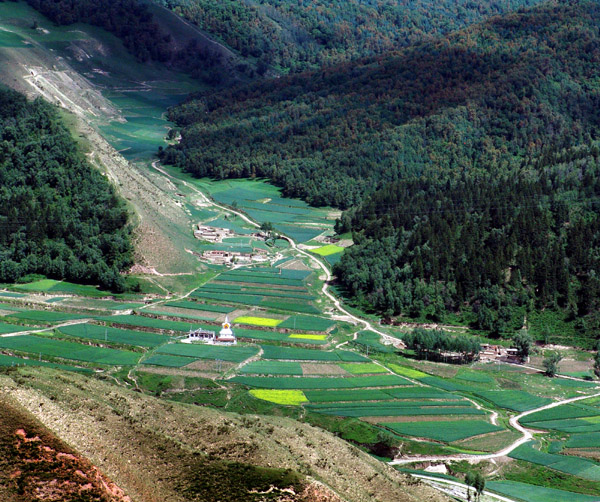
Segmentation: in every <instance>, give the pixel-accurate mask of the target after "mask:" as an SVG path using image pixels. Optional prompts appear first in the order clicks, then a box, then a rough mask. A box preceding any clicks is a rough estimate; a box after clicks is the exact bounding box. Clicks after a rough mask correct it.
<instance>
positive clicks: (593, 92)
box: [164, 1, 600, 208]
mask: <svg viewBox="0 0 600 502" xmlns="http://www.w3.org/2000/svg"><path fill="white" fill-rule="evenodd" d="M599 17H600V13H599V7H598V4H597V3H596V2H586V1H583V2H575V3H571V4H569V5H560V6H558V5H554V4H548V5H547V6H546V7H543V8H538V9H534V10H532V11H528V12H525V13H520V14H513V15H508V16H505V17H501V18H496V19H494V20H493V21H490V22H488V23H486V24H484V25H481V26H477V27H473V28H471V29H468V30H466V31H464V32H461V33H458V34H456V35H452V36H450V37H449V38H445V39H442V40H440V41H438V42H435V43H429V44H423V45H418V46H416V47H412V48H410V49H407V50H405V51H403V52H401V53H399V54H397V55H392V56H387V57H385V58H377V59H369V60H365V61H363V62H360V63H352V64H346V65H342V66H337V67H333V68H329V69H327V70H323V71H318V72H313V73H307V74H303V75H299V76H296V77H290V78H282V79H278V80H277V81H276V82H272V81H269V82H263V83H259V84H255V85H252V86H249V87H243V88H239V89H236V90H232V91H225V92H222V93H219V94H216V95H214V94H206V95H200V96H197V98H196V99H193V100H190V101H189V102H188V103H186V104H183V105H181V106H180V107H177V108H175V109H174V110H172V112H171V117H172V118H173V119H174V120H176V121H177V122H178V123H180V124H181V125H182V126H183V127H184V128H183V131H182V135H183V139H182V142H181V144H180V145H179V146H176V147H173V148H171V149H170V150H169V151H168V152H167V153H166V155H165V156H164V160H165V161H167V162H172V163H176V164H177V165H180V166H181V167H184V168H185V169H186V170H188V171H190V172H193V173H196V174H198V175H200V176H206V175H209V176H226V177H227V176H232V177H237V176H253V175H259V176H267V177H269V178H271V179H272V180H273V181H275V183H276V184H278V185H280V186H282V187H283V188H284V190H285V192H286V193H287V194H288V195H294V196H300V197H302V198H304V199H306V200H307V201H309V202H310V203H312V204H316V205H323V204H330V205H335V206H339V207H342V208H346V207H351V206H353V205H355V204H356V203H358V202H359V201H360V200H362V198H363V197H364V195H365V193H368V192H370V191H373V190H374V189H376V188H378V187H381V186H383V184H385V183H386V182H390V181H394V180H398V179H402V178H406V177H407V176H426V177H432V178H439V177H448V176H457V175H458V174H460V173H473V172H475V171H488V172H492V171H493V172H504V173H506V172H511V171H513V170H514V169H517V168H518V167H519V166H520V165H521V164H522V162H523V161H524V160H526V159H528V158H530V157H532V156H536V155H539V154H540V153H541V152H542V151H543V149H544V147H546V146H548V145H550V144H552V145H553V147H556V148H562V147H564V146H568V145H572V144H577V143H579V142H581V141H583V140H584V139H585V138H587V137H588V136H589V134H596V132H597V130H598V117H597V114H596V113H595V111H594V110H595V109H596V106H597V103H598V100H599V96H598V89H597V85H596V83H595V82H596V78H597V60H598V58H599V57H600V56H599V51H598V42H599V38H600V37H599V35H598V20H599ZM232 146H233V147H234V148H232ZM340 179H343V181H340Z"/></svg>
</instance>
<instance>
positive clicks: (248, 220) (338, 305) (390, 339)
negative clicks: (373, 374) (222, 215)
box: [152, 160, 401, 345]
mask: <svg viewBox="0 0 600 502" xmlns="http://www.w3.org/2000/svg"><path fill="white" fill-rule="evenodd" d="M152 167H153V168H154V169H155V170H156V171H158V172H159V173H161V174H162V175H164V176H166V177H167V178H169V179H171V180H177V181H178V182H180V183H182V184H183V185H185V186H186V187H187V188H189V189H190V190H192V191H193V192H195V193H196V194H198V195H199V196H200V197H201V198H202V200H203V201H204V202H205V203H206V204H209V205H211V206H213V207H216V208H219V209H221V210H222V211H226V212H228V213H230V214H235V215H236V216H239V217H240V218H242V219H243V220H244V221H245V222H246V223H248V224H249V225H252V226H253V227H255V228H260V224H259V223H257V222H256V221H254V220H252V219H251V218H249V217H248V216H247V215H246V214H244V213H243V212H241V211H237V210H235V209H232V208H230V207H227V206H223V205H221V204H218V203H217V202H215V201H214V200H212V199H210V198H209V197H208V196H207V195H206V194H205V193H204V192H203V191H202V190H200V189H199V188H197V187H195V186H194V185H192V184H190V183H188V182H187V181H185V180H182V179H179V178H175V177H173V176H171V175H170V174H169V173H168V172H166V171H165V170H164V169H162V168H161V167H160V161H158V160H155V161H154V162H152ZM281 237H282V238H283V239H285V240H286V241H288V242H289V243H290V246H291V247H292V249H293V250H294V251H295V252H296V253H297V254H299V255H302V256H305V257H306V258H308V259H309V260H311V261H312V262H313V263H315V264H316V265H317V266H318V267H319V268H320V269H321V270H323V272H325V281H324V282H323V287H322V288H321V293H322V294H323V295H325V296H326V297H327V298H329V300H331V301H332V302H333V304H334V305H335V308H337V309H338V310H339V311H340V312H341V313H342V314H344V315H345V316H347V317H348V318H349V319H352V320H353V321H354V322H356V323H357V324H362V325H363V326H364V329H366V330H369V331H373V332H374V333H377V334H378V335H379V336H380V337H381V338H382V339H383V340H384V341H386V342H387V343H390V344H391V343H394V344H396V345H398V344H399V343H401V341H400V340H399V339H398V338H394V337H393V336H390V335H388V334H386V333H383V332H381V331H379V330H378V329H376V328H375V327H374V326H373V325H372V324H371V323H370V322H369V321H367V320H366V319H362V318H360V317H358V316H355V315H354V314H351V313H350V312H348V311H347V310H346V309H345V308H344V307H342V304H341V302H340V301H339V300H338V299H337V298H336V297H335V296H334V295H333V294H331V293H330V292H329V290H328V289H329V281H331V279H332V276H331V272H329V269H328V268H327V266H326V265H325V264H324V263H323V262H322V261H321V260H319V259H318V258H317V257H316V256H313V255H311V254H310V253H307V252H306V251H304V250H303V249H300V248H299V247H298V245H297V244H296V241H294V239H292V238H290V237H288V236H286V235H282V236H281Z"/></svg>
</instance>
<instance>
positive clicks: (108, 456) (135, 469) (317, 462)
mask: <svg viewBox="0 0 600 502" xmlns="http://www.w3.org/2000/svg"><path fill="white" fill-rule="evenodd" d="M0 388H1V391H0V395H1V397H2V400H3V402H10V403H13V405H14V406H17V407H21V408H22V409H24V410H26V411H27V412H28V413H29V414H32V415H34V416H35V417H36V418H37V419H38V420H39V421H40V422H41V423H43V425H44V426H45V427H47V428H48V429H49V430H50V431H51V432H52V433H54V434H56V435H57V436H58V437H59V438H61V439H62V440H64V441H65V442H66V443H67V444H69V445H70V447H72V448H74V449H75V450H76V451H78V452H80V453H81V454H82V455H84V456H86V457H87V458H88V459H89V460H90V461H92V462H93V463H94V465H96V466H97V467H99V468H100V469H101V470H102V472H104V473H106V474H107V475H108V476H110V478H111V479H112V480H114V482H115V483H116V484H117V485H118V486H119V487H120V488H122V489H123V490H124V491H125V493H126V494H127V495H129V496H130V497H131V499H132V500H133V501H145V502H152V501H157V502H158V501H161V502H163V501H167V500H168V501H184V500H185V501H187V502H189V501H193V500H196V501H201V500H206V501H212V500H216V499H217V498H219V500H223V501H225V500H235V501H246V500H247V501H259V500H286V501H290V500H299V501H300V500H304V501H309V500H310V501H315V500H316V501H319V500H322V501H331V502H335V501H337V500H348V501H366V500H373V501H378V500H380V501H385V500H389V501H392V500H393V501H402V502H403V501H406V502H409V501H418V500H428V501H431V502H437V501H440V502H441V501H444V500H447V499H446V498H445V497H444V496H442V495H440V494H438V493H437V492H435V491H434V490H432V489H430V488H428V487H425V486H422V485H420V484H419V483H418V482H415V481H414V480H409V478H407V477H406V476H405V475H402V474H400V473H398V472H397V471H395V470H394V469H392V468H390V467H388V466H387V465H385V464H383V463H381V462H379V461H378V460H376V459H373V458H371V457H370V456H368V455H366V454H365V453H363V452H361V451H359V450H357V449H356V448H355V447H353V446H351V445H349V444H347V443H346V442H344V441H343V440H341V439H338V438H336V437H334V436H332V435H330V434H328V433H326V432H323V431H321V430H319V429H316V428H313V427H311V426H308V425H306V424H302V423H299V422H295V421H293V420H291V419H285V418H277V417H262V416H253V415H247V416H239V415H235V414H232V413H222V412H219V411H217V410H213V409H210V408H204V407H196V406H187V405H180V404H178V403H172V402H164V401H161V400H159V399H157V398H152V397H148V396H144V395H142V394H139V393H135V392H132V391H130V390H126V389H122V388H119V387H115V386H114V385H112V384H110V383H108V382H102V381H100V380H97V379H94V378H87V377H84V376H81V375H75V374H58V373H53V372H46V371H44V370H41V371H39V370H30V369H19V370H18V371H16V372H12V373H10V374H9V375H5V376H1V377H0ZM332 452H335V454H332ZM269 485H271V486H273V487H274V489H273V490H269ZM289 489H292V490H293V491H290V490H289ZM336 494H337V495H336Z"/></svg>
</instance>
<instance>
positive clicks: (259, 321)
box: [234, 315, 283, 328]
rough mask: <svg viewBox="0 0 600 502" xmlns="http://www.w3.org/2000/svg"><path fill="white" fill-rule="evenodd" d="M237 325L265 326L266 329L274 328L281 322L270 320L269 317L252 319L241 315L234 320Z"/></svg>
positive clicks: (279, 320)
mask: <svg viewBox="0 0 600 502" xmlns="http://www.w3.org/2000/svg"><path fill="white" fill-rule="evenodd" d="M234 322H236V323H238V324H250V325H252V326H265V327H267V328H274V327H275V326H277V325H278V324H281V323H282V322H283V321H282V320H281V319H271V318H269V317H253V316H246V315H243V316H241V317H238V318H237V319H235V320H234Z"/></svg>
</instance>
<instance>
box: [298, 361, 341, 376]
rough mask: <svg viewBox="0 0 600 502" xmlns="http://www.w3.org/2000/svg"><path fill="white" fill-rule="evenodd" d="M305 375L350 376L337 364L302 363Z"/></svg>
mask: <svg viewBox="0 0 600 502" xmlns="http://www.w3.org/2000/svg"><path fill="white" fill-rule="evenodd" d="M300 366H301V367H302V374H303V375H305V376H306V375H342V376H348V375H350V373H348V372H347V371H346V370H345V369H343V368H340V367H339V366H338V365H337V364H318V363H301V364H300Z"/></svg>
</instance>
